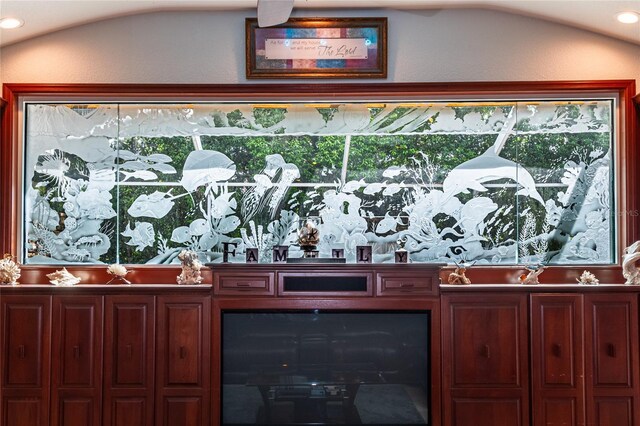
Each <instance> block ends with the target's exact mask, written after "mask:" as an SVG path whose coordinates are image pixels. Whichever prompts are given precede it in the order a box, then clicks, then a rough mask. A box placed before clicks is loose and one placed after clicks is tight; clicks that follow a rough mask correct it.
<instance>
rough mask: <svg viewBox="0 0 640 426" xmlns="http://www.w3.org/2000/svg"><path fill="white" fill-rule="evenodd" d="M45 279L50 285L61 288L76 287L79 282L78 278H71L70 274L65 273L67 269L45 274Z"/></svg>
mask: <svg viewBox="0 0 640 426" xmlns="http://www.w3.org/2000/svg"><path fill="white" fill-rule="evenodd" d="M47 278H49V282H50V283H51V284H53V285H57V286H61V287H68V286H72V285H76V284H78V283H79V282H80V278H78V277H75V276H73V274H71V272H69V271H67V268H62V269H60V270H59V271H55V272H52V273H50V274H47Z"/></svg>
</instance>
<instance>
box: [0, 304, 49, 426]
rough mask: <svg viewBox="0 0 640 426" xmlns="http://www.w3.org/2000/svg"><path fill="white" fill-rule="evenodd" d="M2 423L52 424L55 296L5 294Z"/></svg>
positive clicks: (1, 354)
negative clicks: (53, 304) (53, 300)
mask: <svg viewBox="0 0 640 426" xmlns="http://www.w3.org/2000/svg"><path fill="white" fill-rule="evenodd" d="M0 306H1V315H2V316H1V317H0V321H1V324H2V327H1V330H0V332H1V333H2V335H1V340H0V344H1V350H0V357H1V358H0V368H2V391H1V393H0V394H1V395H2V401H1V403H2V405H1V406H0V424H2V425H11V426H41V425H47V424H49V386H50V375H49V368H50V365H51V364H50V362H51V361H50V356H49V354H50V352H51V347H50V343H51V297H50V296H23V295H2V296H1V297H0Z"/></svg>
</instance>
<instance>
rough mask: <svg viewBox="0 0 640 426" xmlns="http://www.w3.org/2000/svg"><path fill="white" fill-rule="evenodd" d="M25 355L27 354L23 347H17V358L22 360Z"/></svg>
mask: <svg viewBox="0 0 640 426" xmlns="http://www.w3.org/2000/svg"><path fill="white" fill-rule="evenodd" d="M26 353H27V351H26V349H25V347H24V345H20V346H18V358H20V359H24V358H25V356H26Z"/></svg>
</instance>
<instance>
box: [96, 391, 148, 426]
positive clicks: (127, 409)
mask: <svg viewBox="0 0 640 426" xmlns="http://www.w3.org/2000/svg"><path fill="white" fill-rule="evenodd" d="M147 404H148V402H147V400H146V399H145V398H135V397H134V398H116V399H114V401H113V404H112V405H111V411H112V412H111V418H112V419H113V420H112V421H111V422H110V423H107V424H108V425H109V426H128V425H136V426H137V425H145V424H151V422H150V421H149V420H146V417H147V414H146V413H147Z"/></svg>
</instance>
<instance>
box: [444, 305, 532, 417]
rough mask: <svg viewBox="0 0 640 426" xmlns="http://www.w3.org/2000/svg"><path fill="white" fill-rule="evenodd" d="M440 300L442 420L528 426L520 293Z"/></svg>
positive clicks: (524, 328) (524, 327) (524, 312)
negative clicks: (442, 368)
mask: <svg viewBox="0 0 640 426" xmlns="http://www.w3.org/2000/svg"><path fill="white" fill-rule="evenodd" d="M442 301H443V309H442V312H443V317H442V325H443V336H442V337H443V367H444V392H445V396H444V419H445V421H444V423H445V424H455V425H458V426H466V425H469V426H472V425H473V426H475V425H478V424H487V425H489V424H496V425H502V424H504V425H523V426H524V425H528V424H529V419H528V413H529V394H528V386H529V381H528V357H527V347H528V344H527V340H528V339H527V336H528V332H527V317H526V315H527V309H526V306H527V299H526V298H525V296H524V295H499V294H486V293H483V294H478V295H471V296H469V295H448V296H443V298H442ZM491 413H493V414H491ZM479 421H481V422H485V421H486V423H478V422H479Z"/></svg>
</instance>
